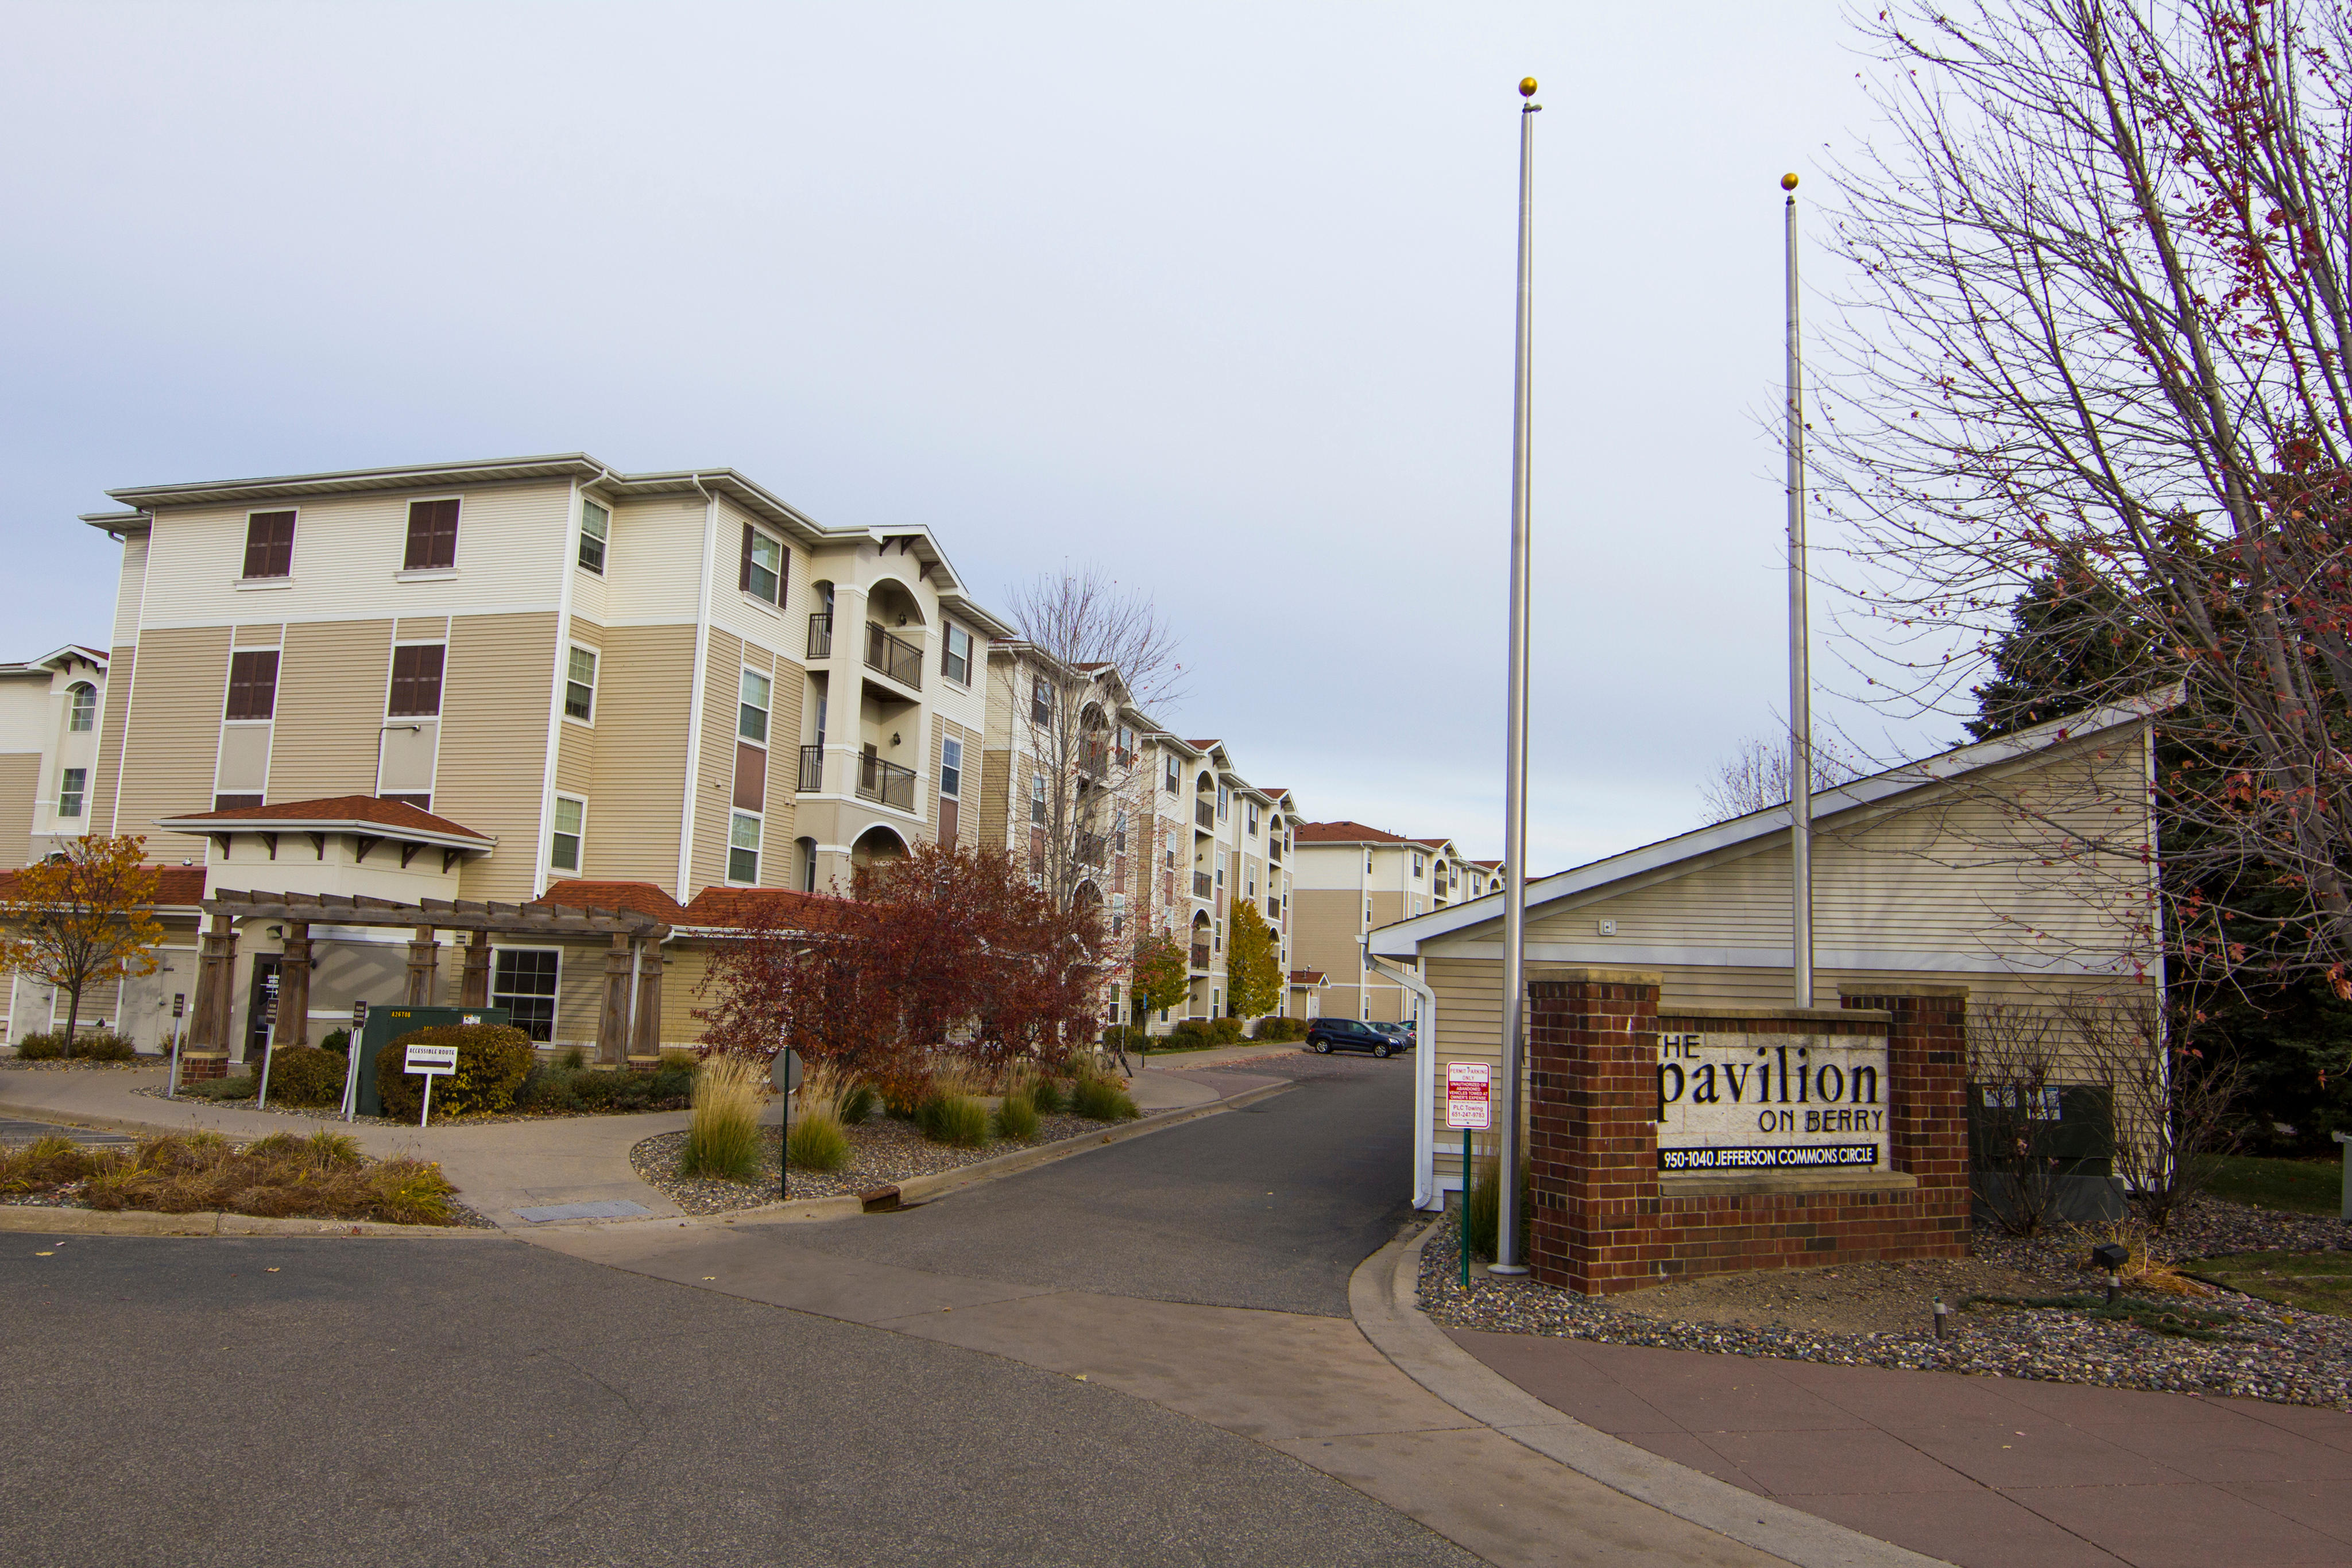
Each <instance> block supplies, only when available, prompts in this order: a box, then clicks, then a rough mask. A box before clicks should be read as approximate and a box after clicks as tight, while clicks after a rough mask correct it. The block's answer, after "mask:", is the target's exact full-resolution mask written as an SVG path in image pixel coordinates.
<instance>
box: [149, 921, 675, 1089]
mask: <svg viewBox="0 0 2352 1568" xmlns="http://www.w3.org/2000/svg"><path fill="white" fill-rule="evenodd" d="M203 907H204V909H205V913H206V914H208V915H211V916H212V924H211V927H210V929H208V930H207V931H205V934H204V943H203V946H204V952H203V964H202V967H201V969H200V971H199V973H198V975H197V977H196V1006H195V1017H194V1019H193V1020H192V1021H191V1024H190V1027H189V1030H188V1043H189V1046H190V1048H191V1049H192V1050H193V1051H197V1052H199V1053H203V1052H214V1053H218V1054H222V1055H226V1052H227V1051H228V1046H229V1041H230V1040H233V1039H235V1038H236V984H235V981H234V978H233V977H234V975H235V972H236V923H237V922H238V921H240V920H270V921H276V922H278V923H279V924H281V925H284V926H285V928H286V936H285V949H284V952H283V954H282V955H281V956H280V960H279V961H280V964H281V965H282V967H281V968H280V969H279V971H278V1025H277V1026H276V1027H275V1028H274V1029H273V1030H272V1031H271V1035H270V1044H271V1046H272V1048H273V1049H274V1048H276V1047H278V1046H282V1045H308V1044H309V1043H310V964H311V958H310V927H311V926H312V925H384V926H406V927H408V928H409V930H410V931H411V932H412V933H413V935H412V936H411V938H410V941H409V944H408V994H407V996H406V997H405V998H403V999H404V1001H405V1003H406V1004H407V1005H408V1006H410V1007H436V1006H440V1005H442V1004H441V1003H440V1002H439V1001H438V1000H437V999H436V997H435V996H434V988H435V983H436V978H437V977H438V976H439V974H440V953H441V936H440V934H441V933H442V932H444V931H464V932H469V933H471V934H472V935H471V939H470V940H469V941H467V943H466V945H465V951H466V969H465V976H464V979H463V980H462V982H461V984H460V987H459V995H458V998H457V1006H458V1007H461V1008H486V1007H488V1006H489V1005H490V941H491V938H492V937H495V936H525V937H538V938H541V939H544V938H547V937H558V938H567V937H568V938H571V939H573V940H577V939H579V938H581V937H583V936H584V937H594V936H604V937H608V938H610V940H611V946H610V949H609V950H608V951H607V952H606V954H605V955H604V1010H603V1012H602V1014H601V1015H600V1016H599V1018H598V1019H597V1021H596V1060H597V1061H602V1062H607V1063H610V1064H612V1065H614V1066H618V1065H620V1064H621V1063H622V1062H623V1061H625V1059H627V1058H628V1057H631V1056H639V1057H653V1056H657V1055H659V1054H660V1051H661V988H662V951H661V945H662V944H663V943H664V942H666V941H667V940H668V939H669V935H670V928H669V926H668V925H666V924H664V923H663V922H662V921H661V920H659V919H658V918H656V917H655V916H654V915H641V914H638V913H637V912H635V910H628V909H574V908H572V907H571V906H569V905H566V904H490V903H478V902H476V901H474V900H471V899H463V898H460V899H442V898H427V899H421V900H419V901H418V902H416V903H415V904H404V903H402V902H401V901H400V900H398V899H393V898H372V897H368V896H366V895H364V894H359V895H348V894H303V893H240V892H236V891H235V890H233V889H229V888H222V889H221V890H219V891H218V892H216V893H215V894H213V895H212V896H211V897H209V898H207V899H205V901H204V904H203ZM633 1003H634V1011H635V1017H634V1018H632V1016H631V1012H632V1004H633ZM289 1027H290V1030H291V1034H290V1036H289V1033H288V1030H289Z"/></svg>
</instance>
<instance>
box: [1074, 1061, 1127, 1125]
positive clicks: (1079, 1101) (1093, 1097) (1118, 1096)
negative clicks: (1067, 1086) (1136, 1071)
mask: <svg viewBox="0 0 2352 1568" xmlns="http://www.w3.org/2000/svg"><path fill="white" fill-rule="evenodd" d="M1070 1109H1071V1110H1072V1111H1074V1112H1076V1113H1078V1114H1079V1115H1081V1116H1085V1117H1087V1118H1088V1119H1089V1120H1091V1121H1096V1122H1131V1121H1133V1120H1135V1118H1136V1117H1138V1116H1140V1115H1142V1114H1143V1113H1142V1112H1141V1111H1139V1110H1138V1109H1136V1104H1135V1100H1134V1097H1133V1096H1131V1095H1129V1093H1128V1092H1127V1091H1126V1090H1124V1089H1122V1088H1120V1087H1119V1086H1118V1083H1117V1082H1115V1081H1114V1080H1111V1079H1108V1078H1097V1077H1095V1076H1094V1075H1093V1074H1091V1073H1089V1074H1088V1075H1087V1076H1086V1077H1084V1078H1081V1079H1079V1080H1078V1081H1077V1082H1076V1084H1075V1085H1074V1086H1073V1087H1072V1088H1071V1091H1070Z"/></svg>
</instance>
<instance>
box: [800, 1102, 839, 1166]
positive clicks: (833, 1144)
mask: <svg viewBox="0 0 2352 1568" xmlns="http://www.w3.org/2000/svg"><path fill="white" fill-rule="evenodd" d="M784 1159H785V1161H786V1163H787V1164H790V1165H792V1166H794V1167H796V1168H798V1169H800V1170H804V1171H837V1170H839V1169H840V1168H841V1167H842V1166H845V1165H847V1164H848V1163H849V1134H847V1133H845V1132H843V1131H842V1130H841V1121H840V1118H838V1117H836V1116H835V1115H833V1114H832V1113H829V1112H825V1111H803V1112H802V1113H801V1114H800V1119H799V1120H798V1121H796V1122H794V1123H793V1124H792V1127H791V1129H790V1130H789V1131H787V1132H786V1133H785V1134H784Z"/></svg>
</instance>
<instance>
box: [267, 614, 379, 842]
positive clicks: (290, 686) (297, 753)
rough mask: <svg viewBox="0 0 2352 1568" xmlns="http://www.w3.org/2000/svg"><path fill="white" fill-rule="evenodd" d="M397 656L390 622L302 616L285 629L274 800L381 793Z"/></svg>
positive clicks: (273, 751)
mask: <svg viewBox="0 0 2352 1568" xmlns="http://www.w3.org/2000/svg"><path fill="white" fill-rule="evenodd" d="M239 630H240V632H242V631H243V630H244V629H243V628H240V629H239ZM391 658H392V622H390V621H315V622H296V623H295V624H293V625H291V626H289V627H288V628H287V629H286V646H285V651H284V652H283V653H281V654H280V655H279V657H278V719H277V728H276V732H275V735H274V736H273V737H272V740H271V743H270V758H269V799H270V800H325V799H327V798H329V797H331V796H336V795H373V794H374V793H375V766H376V737H378V735H379V734H381V733H382V730H383V703H384V685H385V682H386V680H387V679H388V678H389V671H388V668H387V666H388V665H389V664H390V662H391Z"/></svg>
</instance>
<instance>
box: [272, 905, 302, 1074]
mask: <svg viewBox="0 0 2352 1568" xmlns="http://www.w3.org/2000/svg"><path fill="white" fill-rule="evenodd" d="M270 1040H271V1049H273V1050H276V1049H278V1048H280V1047H284V1046H289V1045H292V1046H301V1045H308V1044H310V926H309V925H305V924H303V923H302V922H300V921H296V922H295V923H294V924H292V925H289V926H287V927H286V951H285V953H284V955H283V956H280V957H279V959H278V1032H277V1033H275V1034H273V1035H272V1036H270Z"/></svg>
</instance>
